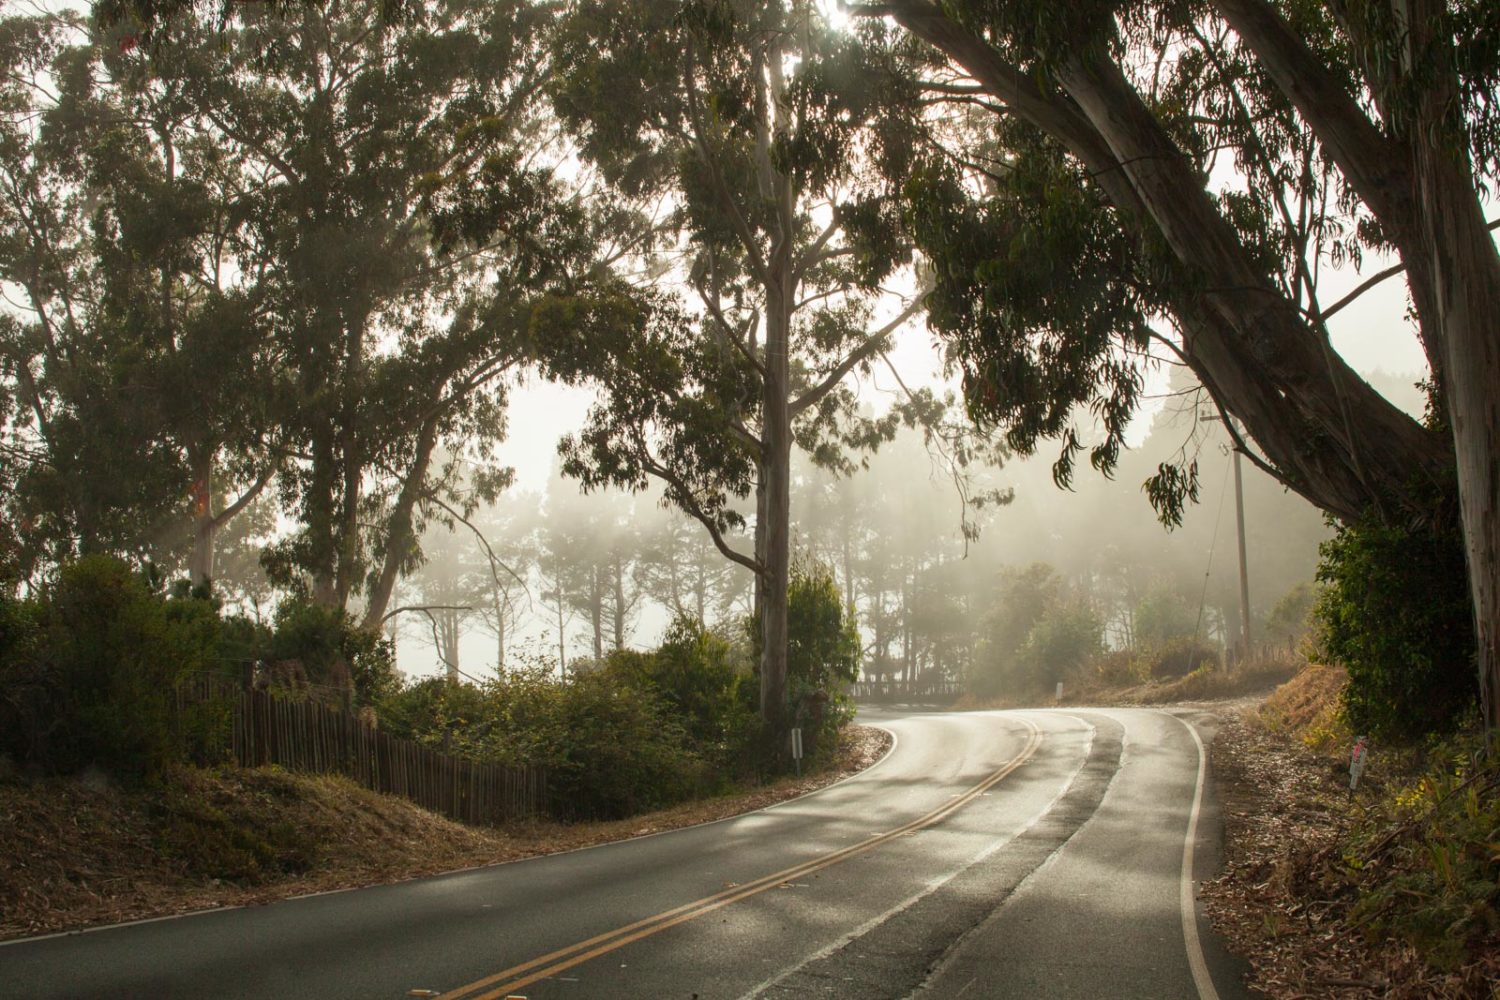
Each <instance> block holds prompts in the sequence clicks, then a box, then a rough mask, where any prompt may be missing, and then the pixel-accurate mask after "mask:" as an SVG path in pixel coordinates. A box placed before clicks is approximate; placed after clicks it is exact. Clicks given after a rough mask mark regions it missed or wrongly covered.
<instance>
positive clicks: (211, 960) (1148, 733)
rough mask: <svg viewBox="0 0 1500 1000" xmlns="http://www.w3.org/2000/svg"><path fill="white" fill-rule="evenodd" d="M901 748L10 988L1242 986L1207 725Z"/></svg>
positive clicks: (378, 991) (466, 991) (1052, 992)
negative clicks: (667, 822) (660, 818)
mask: <svg viewBox="0 0 1500 1000" xmlns="http://www.w3.org/2000/svg"><path fill="white" fill-rule="evenodd" d="M862 721H865V722H869V723H872V724H875V725H880V726H884V727H885V728H887V729H889V730H890V731H891V732H892V733H894V734H895V736H896V746H895V749H894V750H893V751H892V752H891V753H890V754H889V755H888V756H887V757H886V758H885V759H883V760H882V761H881V762H880V763H878V764H877V765H875V766H874V767H873V768H871V769H869V770H868V771H865V772H864V773H863V774H860V775H858V776H856V777H854V778H852V779H850V780H847V781H844V782H842V783H840V784H837V785H833V786H831V787H829V788H826V789H824V790H823V791H820V792H817V793H814V794H812V795H809V796H806V797H803V798H800V799H796V800H793V801H790V802H786V803H782V804H781V805H778V806H773V807H772V808H770V809H766V810H763V811H761V812H757V813H751V814H749V815H745V816H741V817H737V818H734V819H729V820H723V821H720V822H717V823H711V824H707V825H704V826H699V827H693V828H691V829H687V830H679V831H676V832H673V833H664V834H658V835H655V836H650V837H643V838H640V839H637V840H631V841H625V842H622V843H618V844H610V845H605V846H601V847H595V848H589V849H587V850H581V851H575V852H572V853H568V854H559V855H553V856H551V857H546V858H536V859H532V860H528V861H520V862H514V863H511V864H506V865H499V866H495V867H491V868H484V869H476V870H472V871H467V872H457V873H453V874H449V875H442V876H438V877H435V878H428V879H421V880H416V881H411V882H404V883H400V884H397V885H389V886H379V887H375V888H370V889H361V890H355V891H348V892H339V893H329V894H324V895H318V896H309V897H304V898H301V899H295V900H288V901H286V902H283V903H276V904H272V905H269V906H259V907H251V908H245V909H233V910H220V911H213V912H210V913H206V914H200V915H191V916H187V917H181V918H175V919H166V920H158V921H148V922H144V923H137V924H132V925H125V926H121V927H116V928H109V929H104V930H98V931H91V932H88V933H83V934H69V935H59V936H53V937H49V938H37V939H33V940H30V941H21V942H13V943H10V944H6V945H0V997H6V998H9V997H16V998H23V997H24V998H26V1000H41V998H50V997H59V998H63V997H66V998H70V1000H79V998H92V997H100V998H106V997H107V998H135V997H140V998H152V1000H166V998H176V997H182V998H204V997H214V998H220V997H223V998H228V997H317V998H337V997H354V998H385V997H389V998H398V997H404V996H441V997H443V998H445V1000H460V998H462V1000H478V998H503V997H509V996H519V997H527V998H530V1000H541V998H585V997H588V998H605V997H608V998H659V997H675V998H682V1000H689V998H703V1000H707V998H720V997H724V998H733V997H768V998H770V997H798V998H807V997H835V998H887V997H889V998H895V997H922V998H928V997H932V998H945V1000H946V998H956V997H963V998H989V997H1089V998H1095V997H1142V998H1147V997H1149V998H1153V1000H1158V998H1171V997H1187V998H1203V1000H1213V998H1215V997H1218V998H1224V1000H1230V998H1237V997H1243V996H1247V995H1248V994H1247V993H1246V991H1245V990H1244V988H1243V987H1242V986H1241V985H1240V977H1241V973H1242V972H1243V968H1242V967H1241V966H1240V965H1239V963H1238V962H1237V961H1236V960H1234V959H1233V958H1231V957H1229V956H1227V955H1226V954H1225V953H1224V952H1223V951H1222V949H1221V948H1220V947H1219V946H1218V943H1217V941H1216V940H1215V939H1214V937H1213V935H1212V933H1211V931H1210V930H1209V928H1208V925H1207V922H1206V921H1204V920H1203V919H1201V917H1200V915H1199V913H1198V912H1196V909H1197V908H1196V905H1195V903H1194V898H1193V897H1194V879H1196V878H1203V877H1205V876H1206V875H1208V874H1210V873H1211V872H1212V871H1213V868H1214V867H1215V865H1216V863H1217V849H1218V845H1217V842H1218V837H1219V823H1218V820H1217V817H1216V815H1215V812H1214V808H1213V802H1212V794H1211V792H1212V789H1211V787H1210V786H1207V785H1206V782H1205V775H1204V763H1203V760H1204V758H1203V751H1202V747H1201V742H1200V736H1201V737H1203V738H1206V737H1207V736H1208V735H1210V733H1211V728H1212V725H1213V721H1214V720H1213V718H1212V716H1207V715H1202V716H1193V715H1190V714H1184V715H1180V716H1177V715H1171V714H1167V713H1165V712H1159V711H1154V710H1147V709H1058V710H1055V711H1043V710H1037V711H1017V712H976V713H939V712H931V713H928V712H922V711H910V712H866V713H864V714H863V715H862Z"/></svg>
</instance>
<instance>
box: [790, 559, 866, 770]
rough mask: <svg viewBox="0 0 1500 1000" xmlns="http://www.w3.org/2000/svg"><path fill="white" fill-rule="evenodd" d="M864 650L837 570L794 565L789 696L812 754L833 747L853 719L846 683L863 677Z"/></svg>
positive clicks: (808, 565)
mask: <svg viewBox="0 0 1500 1000" xmlns="http://www.w3.org/2000/svg"><path fill="white" fill-rule="evenodd" d="M859 654H860V640H859V627H858V625H857V624H856V622H855V618H854V609H853V608H852V607H850V606H848V605H847V604H845V603H844V599H843V596H842V595H841V594H840V593H839V588H838V584H837V583H835V582H834V579H833V572H832V570H830V569H829V568H828V567H827V566H824V565H822V564H821V563H812V564H799V565H797V566H794V567H793V568H792V579H791V584H790V586H789V587H788V588H787V700H788V703H789V705H790V707H791V711H792V719H793V720H794V723H795V724H796V725H800V726H802V727H803V747H804V752H805V753H806V754H807V756H809V757H815V756H817V755H818V753H819V752H820V750H821V749H823V748H830V749H831V748H832V747H833V746H834V745H835V742H836V740H837V737H838V731H839V729H841V728H842V727H843V726H844V725H845V724H847V723H848V722H849V720H850V719H852V718H853V717H854V705H853V701H852V700H851V699H850V697H849V694H848V688H847V685H848V684H849V683H850V682H851V681H853V680H854V679H855V678H856V677H857V676H859Z"/></svg>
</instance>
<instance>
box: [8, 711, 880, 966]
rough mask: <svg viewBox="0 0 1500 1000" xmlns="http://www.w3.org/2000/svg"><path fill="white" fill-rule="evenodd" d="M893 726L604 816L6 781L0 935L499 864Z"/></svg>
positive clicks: (742, 801)
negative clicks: (482, 821)
mask: <svg viewBox="0 0 1500 1000" xmlns="http://www.w3.org/2000/svg"><path fill="white" fill-rule="evenodd" d="M889 746H890V735H889V734H888V733H886V732H885V731H883V730H879V729H874V728H871V727H868V726H851V727H850V728H849V729H848V730H846V732H845V735H844V738H843V739H842V740H841V741H840V746H839V752H838V755H837V758H836V759H835V761H834V762H833V763H832V765H831V766H829V767H828V768H826V769H824V770H822V771H819V772H818V773H816V774H809V775H808V776H806V777H803V778H785V779H782V780H780V781H777V782H775V783H773V784H769V785H766V786H763V787H760V788H756V789H753V790H751V791H749V792H745V793H742V794H738V795H729V796H723V797H720V798H715V799H709V800H704V801H700V802H691V803H687V804H684V805H681V806H677V807H675V808H672V809H668V810H663V811H661V812H656V813H650V814H646V815H642V816H636V817H632V818H630V819H625V820H617V821H614V822H607V823H579V824H571V825H564V824H560V823H550V822H533V823H527V824H516V825H511V826H507V827H505V828H496V829H481V828H474V827H466V826H463V825H461V824H459V823H455V822H453V821H451V820H448V819H445V818H443V817H441V816H438V815H436V814H434V813H430V812H427V811H426V810H424V809H420V808H418V807H417V806H414V805H412V804H411V803H409V802H407V801H405V800H404V799H398V798H393V797H390V796H384V795H378V794H376V793H374V792H370V791H367V790H365V789H364V788H361V787H359V786H358V785H355V784H354V783H352V782H350V781H347V780H344V779H342V778H336V777H328V776H309V775H294V774H288V773H286V772H284V771H281V770H279V769H275V768H266V769H257V770H245V769H238V768H236V769H225V770H216V771H203V770H182V771H179V772H177V774H176V775H174V777H173V780H172V781H171V782H170V783H169V784H166V785H165V786H163V787H161V788H157V789H153V790H142V791H126V790H122V789H120V788H118V787H116V786H115V785H113V784H112V783H111V782H109V781H108V780H106V779H105V778H104V777H103V776H102V775H98V774H93V775H89V774H85V775H83V776H80V777H75V778H49V779H44V780H34V781H33V780H24V779H13V780H7V781H0V845H4V849H3V850H0V939H4V938H15V937H23V936H29V935H34V934H44V933H49V932H53V931H61V930H71V929H76V928H81V927H87V926H91V925H96V924H104V923H114V922H118V921H123V920H135V919H141V918H144V917H153V916H162V915H165V914H171V913H182V912H186V911H189V910H197V909H204V908H209V907H221V906H243V905H249V904H256V903H266V902H271V901H273V900H277V899H285V898H288V897H290V896H297V895H302V894H305V893H310V892H321V891H325V890H329V889H341V888H348V887H352V886H361V885H374V884H378V883H383V882H395V881H400V880H403V879H408V878H416V877H419V876H422V875H432V874H436V873H438V872H444V871H452V870H455V869H460V868H470V867H476V866H480V865H489V864H498V863H501V862H505V861H514V860H516V859H519V858H525V857H532V856H534V855H538V854H548V853H552V852H555V851H564V850H572V849H576V848H579V847H587V846H590V845H592V844H599V843H605V842H607V841H612V840H622V839H625V838H627V837H633V836H639V835H642V834H647V833H656V832H659V831H663V830H672V829H676V828H678V827H683V826H690V825H692V824H695V823H702V822H707V821H709V820H714V819H721V818H723V817H726V816H732V815H735V814H738V813H742V812H747V811H750V810H754V809H759V808H762V807H764V806H767V805H771V804H773V803H775V802H780V801H783V800H785V799H789V798H793V797H795V796H797V795H802V794H805V793H807V792H810V791H813V790H815V789H817V788H820V787H822V786H824V785H827V784H830V783H832V782H834V781H837V780H839V779H841V778H843V777H846V776H848V775H850V774H853V773H855V772H857V771H860V770H863V769H864V768H866V767H868V766H870V765H871V764H872V763H874V762H875V761H876V760H878V759H879V758H880V757H881V756H882V755H883V754H884V753H885V752H886V750H887V749H888V748H889Z"/></svg>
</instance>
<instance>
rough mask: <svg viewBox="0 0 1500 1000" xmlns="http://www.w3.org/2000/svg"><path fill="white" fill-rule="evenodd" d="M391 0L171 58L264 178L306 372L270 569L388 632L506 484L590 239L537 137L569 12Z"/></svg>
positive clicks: (285, 300) (266, 228) (294, 19)
mask: <svg viewBox="0 0 1500 1000" xmlns="http://www.w3.org/2000/svg"><path fill="white" fill-rule="evenodd" d="M381 11H382V8H381V6H380V4H378V3H376V2H358V0H348V2H336V3H332V4H327V5H297V6H292V7H288V8H285V9H276V10H272V9H271V8H269V7H260V6H245V7H239V6H236V7H235V9H234V10H232V11H230V12H228V13H227V14H226V16H225V17H226V19H225V22H224V24H223V27H222V30H221V31H219V32H217V34H216V35H215V36H214V37H215V39H216V41H217V44H216V45H213V46H205V47H203V48H202V49H200V50H198V58H196V59H180V60H175V61H173V62H172V63H171V64H170V65H167V64H166V63H165V61H164V60H163V63H162V65H160V66H159V68H158V71H159V72H161V73H163V74H168V73H170V74H172V78H173V79H174V80H177V81H181V85H182V86H183V87H184V88H186V89H187V90H188V91H189V92H190V93H191V94H192V95H193V98H194V100H195V101H196V102H197V104H198V106H199V107H200V108H201V110H202V113H203V114H204V115H206V116H207V117H208V118H209V119H210V121H211V122H212V123H213V124H214V126H215V128H216V129H217V130H218V131H219V132H220V133H221V134H222V135H223V136H224V137H225V139H226V140H227V141H228V142H229V143H231V144H232V147H233V150H234V153H235V155H236V156H237V157H238V158H239V159H240V160H242V161H243V162H244V163H246V164H249V165H251V169H254V170H256V171H259V172H261V173H262V174H263V175H264V178H265V180H264V183H263V184H262V185H261V187H260V188H259V189H258V190H257V191H256V192H255V195H256V197H255V198H254V200H253V203H252V204H251V206H250V210H251V216H250V218H251V224H252V226H253V228H254V230H255V232H256V239H257V243H258V245H259V246H260V247H261V248H262V249H263V254H262V255H261V256H260V257H259V258H258V259H256V260H255V261H253V262H252V263H251V266H252V267H253V268H254V269H255V273H256V275H257V280H258V281H259V282H260V283H261V285H262V286H264V287H265V288H267V289H269V291H268V295H269V296H270V298H271V313H272V317H273V333H272V335H273V338H274V341H275V345H276V350H277V354H278V359H279V360H280V362H281V363H282V364H283V365H284V366H285V368H286V370H287V371H288V372H289V373H290V375H291V382H292V384H291V386H290V391H289V393H288V395H287V397H286V399H285V400H284V408H283V409H282V410H281V412H280V413H279V417H280V419H281V421H282V426H283V428H284V430H285V434H286V437H287V438H288V440H289V442H290V443H291V445H292V446H293V447H294V448H295V450H296V456H295V457H296V460H295V461H294V462H293V463H291V464H290V465H289V467H288V469H287V470H286V472H285V473H284V474H283V475H282V476H281V478H280V480H279V484H280V495H281V498H282V500H283V503H284V504H285V506H286V507H287V509H288V510H289V511H290V512H291V513H292V514H293V516H294V517H295V520H296V522H297V528H296V531H295V533H294V534H293V535H292V536H291V537H289V538H288V539H286V540H285V541H284V542H283V543H281V544H280V545H278V546H277V548H276V549H275V551H274V552H273V553H271V556H270V565H271V567H272V568H273V569H274V571H275V575H276V576H277V577H278V579H280V580H281V581H282V582H283V583H299V585H301V586H305V587H306V589H307V590H308V592H309V593H310V596H311V597H312V598H313V599H314V600H316V601H318V602H320V603H323V604H326V605H331V606H336V607H345V606H347V605H348V604H349V603H350V602H351V600H352V599H353V598H354V597H356V596H357V595H363V598H364V614H363V621H364V624H365V625H366V626H367V627H370V628H374V627H376V626H377V625H378V623H379V622H380V620H381V619H382V618H383V617H384V614H385V610H386V607H387V605H388V603H389V600H390V594H391V591H392V588H393V587H394V585H395V582H396V580H397V579H398V577H399V576H400V575H401V574H402V573H403V572H405V571H407V570H409V569H411V568H413V567H414V566H415V565H416V564H417V562H418V560H419V559H420V545H419V538H420V534H421V530H422V527H423V525H424V524H425V523H426V522H427V521H429V520H433V519H436V520H452V519H454V518H462V517H464V516H465V515H466V514H467V513H471V512H472V510H473V509H474V507H475V505H476V504H477V503H479V502H480V501H482V500H484V499H488V498H492V497H493V495H494V494H495V493H496V491H497V490H498V489H499V488H500V487H501V486H503V485H504V483H505V475H504V473H503V471H502V470H496V469H493V468H491V466H492V462H491V461H490V459H491V454H490V445H491V444H492V443H493V442H494V441H495V440H496V439H498V438H499V437H500V436H501V435H502V434H503V431H504V421H503V417H504V388H503V376H504V374H505V373H506V372H507V371H508V370H511V369H513V368H514V367H515V366H516V364H517V363H518V360H519V357H520V354H521V342H522V339H523V338H522V332H523V331H524V329H525V327H526V323H527V314H528V310H529V306H530V302H531V299H532V297H534V296H535V295H536V294H538V293H539V292H540V291H542V290H544V289H548V288H552V287H554V286H555V285H557V284H558V283H559V282H566V280H567V279H568V277H569V274H570V273H571V271H570V269H573V268H577V267H581V266H583V264H582V261H583V259H584V258H585V257H586V255H587V250H588V246H587V243H586V241H585V240H584V239H583V238H582V237H581V233H580V228H579V227H578V226H576V225H575V224H574V220H573V217H572V216H571V214H570V213H569V211H568V210H567V209H566V207H565V205H564V204H563V202H562V199H561V197H560V196H559V194H558V191H557V186H556V185H555V183H554V182H553V179H552V176H551V168H550V165H549V163H548V160H547V156H546V155H545V151H544V150H541V149H538V148H537V143H536V132H535V127H536V124H537V118H536V114H537V107H538V105H537V94H538V89H539V87H540V85H541V83H542V81H543V80H544V79H545V77H546V74H547V63H546V53H545V52H544V51H543V49H542V46H541V39H542V37H543V29H544V28H545V27H546V24H547V22H548V21H549V19H550V17H551V15H552V10H551V8H550V7H548V6H547V5H543V4H533V3H528V2H521V0H515V2H501V3H491V2H478V0H444V2H440V3H434V4H427V5H422V6H421V7H420V8H419V9H413V10H411V11H408V12H407V14H406V16H404V17H402V18H401V19H399V20H397V21H395V22H391V23H386V22H382V21H381V18H380V14H381ZM187 16H189V15H178V16H177V17H176V18H167V19H164V20H161V21H159V22H157V24H156V25H155V27H154V30H153V35H152V39H151V44H150V45H148V46H143V47H144V48H147V49H154V48H155V47H156V46H157V45H159V44H160V42H161V39H162V36H163V35H164V34H169V33H170V32H172V31H174V30H177V27H176V26H177V25H178V23H179V19H181V18H183V17H187ZM200 30H205V31H206V30H208V28H207V26H203V27H202V28H201V29H200ZM440 446H441V447H440ZM475 466H478V471H475Z"/></svg>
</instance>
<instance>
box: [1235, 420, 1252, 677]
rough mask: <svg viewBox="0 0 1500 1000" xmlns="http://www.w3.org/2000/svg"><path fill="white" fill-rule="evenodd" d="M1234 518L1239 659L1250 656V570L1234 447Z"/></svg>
mask: <svg viewBox="0 0 1500 1000" xmlns="http://www.w3.org/2000/svg"><path fill="white" fill-rule="evenodd" d="M1234 515H1235V517H1234V520H1235V525H1236V527H1238V528H1239V538H1240V659H1242V660H1244V659H1248V658H1249V656H1250V571H1249V569H1248V568H1247V567H1246V565H1245V486H1244V481H1243V479H1242V478H1241V476H1240V452H1239V449H1238V448H1236V449H1234Z"/></svg>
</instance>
